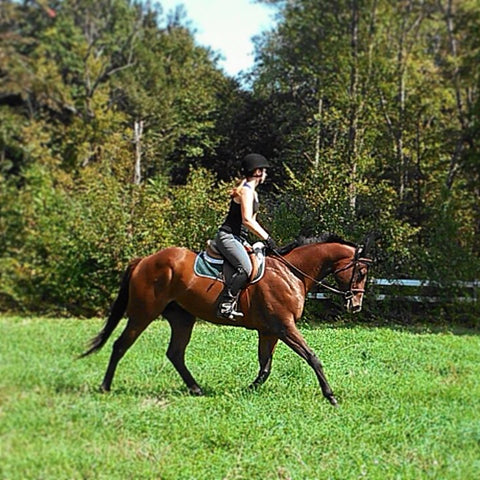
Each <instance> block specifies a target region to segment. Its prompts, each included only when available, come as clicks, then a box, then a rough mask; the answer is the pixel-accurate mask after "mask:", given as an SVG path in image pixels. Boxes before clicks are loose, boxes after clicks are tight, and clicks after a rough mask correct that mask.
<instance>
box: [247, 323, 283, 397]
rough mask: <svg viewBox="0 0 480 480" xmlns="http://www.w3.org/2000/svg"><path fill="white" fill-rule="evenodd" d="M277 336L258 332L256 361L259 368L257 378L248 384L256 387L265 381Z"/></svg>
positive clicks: (270, 367) (270, 366)
mask: <svg viewBox="0 0 480 480" xmlns="http://www.w3.org/2000/svg"><path fill="white" fill-rule="evenodd" d="M277 342H278V337H276V336H274V335H265V334H264V333H261V332H258V363H259V364H260V370H259V372H258V376H257V378H256V379H255V380H254V381H253V383H252V384H251V385H250V387H251V388H256V387H259V386H260V385H262V384H263V383H265V381H266V380H267V378H268V376H269V375H270V371H271V369H272V358H273V352H274V350H275V347H276V346H277Z"/></svg>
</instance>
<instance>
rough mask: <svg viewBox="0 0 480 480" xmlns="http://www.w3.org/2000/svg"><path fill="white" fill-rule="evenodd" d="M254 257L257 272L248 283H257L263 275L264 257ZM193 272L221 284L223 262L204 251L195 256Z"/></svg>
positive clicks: (259, 255)
mask: <svg viewBox="0 0 480 480" xmlns="http://www.w3.org/2000/svg"><path fill="white" fill-rule="evenodd" d="M256 255H257V259H258V261H259V265H258V272H257V274H256V275H255V278H254V279H253V280H252V281H251V282H250V283H255V282H258V281H259V280H260V279H261V278H262V277H263V274H264V273H265V255H264V254H263V253H256ZM193 271H194V272H195V275H198V276H199V277H207V278H211V279H212V280H218V281H219V282H223V260H221V259H219V258H213V257H211V256H209V255H208V254H207V252H206V251H203V252H200V253H199V254H198V255H197V258H196V259H195V264H194V266H193Z"/></svg>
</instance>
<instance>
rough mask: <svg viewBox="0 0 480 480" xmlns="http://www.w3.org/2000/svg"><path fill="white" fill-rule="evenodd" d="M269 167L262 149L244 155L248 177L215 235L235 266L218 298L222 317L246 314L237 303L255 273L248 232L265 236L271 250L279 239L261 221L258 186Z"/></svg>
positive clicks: (232, 195)
mask: <svg viewBox="0 0 480 480" xmlns="http://www.w3.org/2000/svg"><path fill="white" fill-rule="evenodd" d="M268 167H270V164H269V163H268V161H267V159H266V158H265V157H264V156H263V155H260V154H258V153H250V154H248V155H246V156H245V157H244V158H243V160H242V173H243V175H244V178H243V179H242V181H241V182H240V184H239V185H238V187H236V188H235V189H234V190H233V192H232V194H231V201H230V208H229V211H228V214H227V217H226V219H225V221H224V222H223V224H222V226H221V227H220V229H219V231H218V233H217V236H216V238H215V243H216V246H217V248H218V250H219V251H220V253H221V254H222V255H223V256H224V258H226V260H227V261H228V262H229V263H230V264H231V265H232V266H233V268H234V273H233V275H232V276H231V278H229V279H226V280H225V288H224V289H223V291H222V293H221V294H220V296H219V299H218V310H217V316H218V317H219V318H229V319H234V318H235V317H243V314H242V313H241V312H238V311H237V310H236V306H237V300H238V296H239V294H240V291H241V290H242V289H243V288H244V287H245V285H246V284H247V281H248V278H249V277H250V274H251V273H252V264H251V262H250V258H249V257H248V254H247V252H246V250H245V247H244V243H245V242H246V240H247V236H248V232H249V231H250V232H252V233H253V234H254V235H256V236H257V237H259V238H261V239H262V240H264V241H265V243H266V245H267V247H268V248H269V249H270V250H273V249H275V242H274V241H273V240H272V238H271V237H270V235H269V234H268V233H267V232H266V231H265V229H264V228H263V227H262V226H261V225H260V224H259V223H258V222H257V212H258V207H259V202H258V195H257V192H256V188H257V187H258V185H260V184H262V183H263V182H265V179H266V177H267V168H268Z"/></svg>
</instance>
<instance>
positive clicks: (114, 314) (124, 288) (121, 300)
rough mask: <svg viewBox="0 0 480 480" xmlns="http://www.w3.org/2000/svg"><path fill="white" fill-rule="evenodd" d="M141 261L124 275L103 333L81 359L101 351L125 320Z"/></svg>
mask: <svg viewBox="0 0 480 480" xmlns="http://www.w3.org/2000/svg"><path fill="white" fill-rule="evenodd" d="M140 260H141V258H136V259H135V260H132V261H131V262H130V264H129V265H128V267H127V269H126V270H125V273H124V274H123V278H122V282H121V284H120V291H119V292H118V295H117V298H116V299H115V301H114V302H113V304H112V306H111V308H110V313H109V315H108V319H107V321H106V322H105V325H104V326H103V328H102V330H101V332H100V333H99V334H98V335H97V336H96V337H94V338H92V340H91V342H90V348H89V349H88V350H87V351H86V352H84V353H82V354H81V355H80V357H79V358H83V357H86V356H87V355H90V354H91V353H93V352H96V351H98V350H100V349H101V348H102V347H103V346H104V345H105V343H106V342H107V340H108V338H109V337H110V335H111V334H112V332H113V331H114V330H115V328H116V327H117V325H118V324H119V323H120V320H121V319H122V318H123V315H124V313H125V310H126V309H127V305H128V290H129V284H130V277H131V276H132V272H133V270H135V267H136V266H137V265H138V264H139V262H140Z"/></svg>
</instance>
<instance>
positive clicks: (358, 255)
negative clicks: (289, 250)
mask: <svg viewBox="0 0 480 480" xmlns="http://www.w3.org/2000/svg"><path fill="white" fill-rule="evenodd" d="M363 249H364V247H363V245H359V246H358V247H356V249H355V254H354V256H353V260H350V262H349V263H347V265H345V266H343V267H340V268H337V269H336V270H334V271H332V272H328V273H327V275H325V276H328V275H330V274H333V275H334V276H335V275H337V273H340V272H344V271H346V270H349V269H350V268H352V269H353V271H352V276H351V277H350V282H349V284H348V290H339V289H338V288H336V287H332V286H331V285H328V283H325V282H323V281H322V280H317V279H316V278H314V277H312V276H310V275H308V274H307V273H305V272H303V271H302V270H300V269H299V268H298V267H296V266H295V265H293V264H292V263H290V262H289V261H288V260H287V259H286V258H284V257H283V256H282V255H280V254H279V253H278V252H277V251H275V250H274V251H273V252H274V253H275V255H276V256H277V257H278V258H279V260H280V261H282V262H283V263H285V265H287V266H288V267H290V268H291V269H292V270H293V271H294V272H296V273H297V274H299V275H302V276H303V277H305V278H308V279H309V280H311V281H312V282H313V283H314V284H315V285H317V286H319V287H322V288H324V289H325V290H328V291H330V292H332V293H335V294H336V295H341V296H343V297H344V298H345V300H346V301H348V300H351V299H352V298H353V297H354V296H355V295H356V294H357V293H365V289H364V288H353V282H354V280H355V275H356V273H357V270H358V268H359V266H360V265H367V266H368V265H370V264H371V263H373V260H372V259H371V258H367V257H362V253H363Z"/></svg>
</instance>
